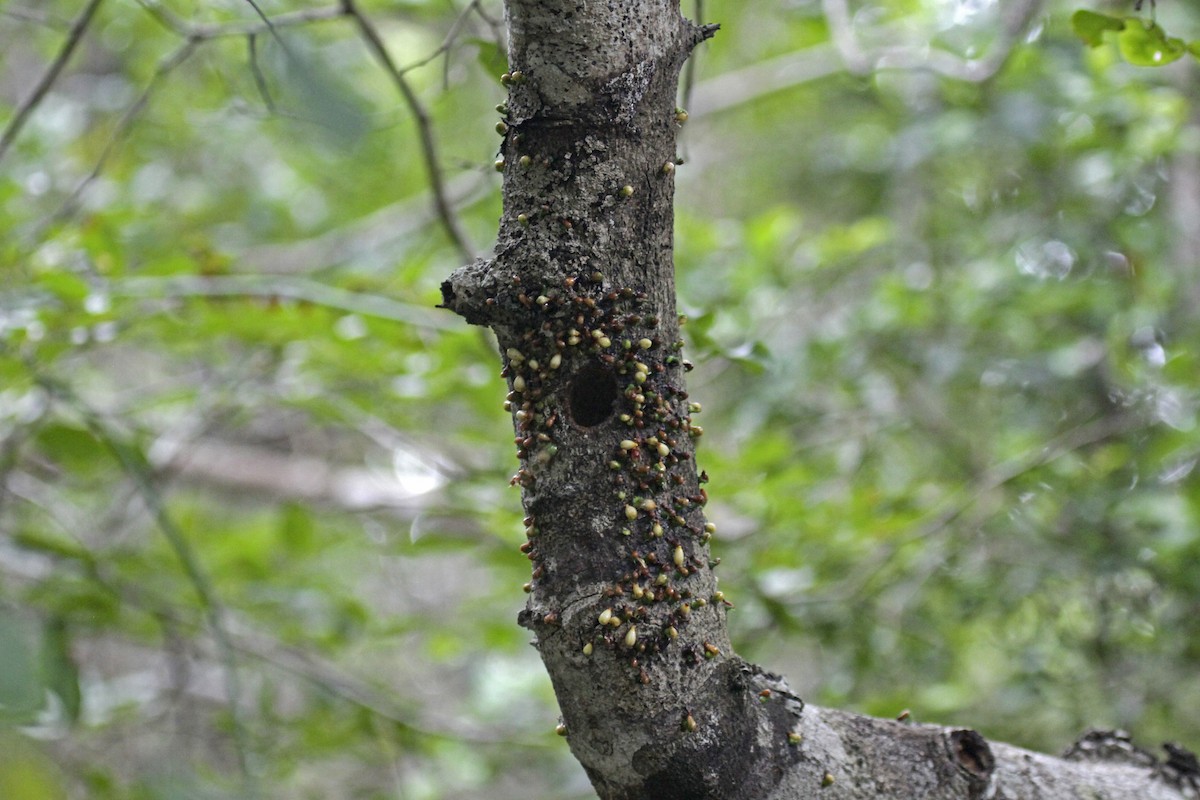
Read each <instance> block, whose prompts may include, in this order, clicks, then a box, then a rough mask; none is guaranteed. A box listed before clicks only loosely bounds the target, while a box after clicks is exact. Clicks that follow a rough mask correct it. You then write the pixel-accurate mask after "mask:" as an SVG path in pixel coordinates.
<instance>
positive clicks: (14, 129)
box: [0, 0, 103, 161]
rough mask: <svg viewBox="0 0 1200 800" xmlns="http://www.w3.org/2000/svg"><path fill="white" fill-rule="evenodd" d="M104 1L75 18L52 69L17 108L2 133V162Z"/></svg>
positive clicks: (97, 0)
mask: <svg viewBox="0 0 1200 800" xmlns="http://www.w3.org/2000/svg"><path fill="white" fill-rule="evenodd" d="M102 2H103V0H89V2H88V4H87V5H86V6H85V7H84V9H83V11H82V12H81V13H80V14H79V16H78V17H76V18H75V22H74V23H73V24H72V25H71V30H70V31H68V32H67V38H66V41H64V42H63V45H62V47H61V48H59V51H58V55H57V56H55V58H54V61H52V62H51V63H50V67H49V68H48V69H47V70H46V71H45V73H43V74H42V78H41V80H39V81H38V82H37V85H36V86H34V87H33V91H32V92H30V94H29V96H28V97H26V98H25V100H24V101H22V103H21V104H20V105H19V106H17V110H16V111H15V112H14V113H13V115H12V118H11V119H9V121H8V124H7V125H6V126H4V132H3V133H0V161H2V160H3V159H4V155H5V154H6V153H7V152H8V149H9V147H10V146H11V145H12V143H13V141H14V140H15V139H16V138H17V135H18V134H20V132H21V129H22V128H23V127H25V123H26V122H27V121H28V120H29V115H30V114H32V113H33V111H34V109H35V108H37V106H38V104H39V103H41V102H42V100H43V99H44V98H45V97H46V94H47V93H48V92H49V91H50V87H51V86H53V85H54V82H55V81H56V80H58V75H59V73H60V72H62V70H63V67H65V66H66V65H67V62H68V61H69V60H70V59H71V54H72V53H74V52H75V48H76V47H77V46H78V45H79V42H80V41H81V40H82V39H83V34H84V33H85V32H86V31H87V28H88V25H89V24H90V23H91V21H92V17H93V16H95V14H96V9H98V8H99V7H100V3H102Z"/></svg>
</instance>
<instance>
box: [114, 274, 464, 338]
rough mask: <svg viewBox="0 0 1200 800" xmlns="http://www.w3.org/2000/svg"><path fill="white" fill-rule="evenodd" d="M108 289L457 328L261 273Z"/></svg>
mask: <svg viewBox="0 0 1200 800" xmlns="http://www.w3.org/2000/svg"><path fill="white" fill-rule="evenodd" d="M109 288H110V290H111V291H112V293H113V295H115V296H125V297H147V298H154V297H162V298H173V297H263V298H286V299H290V300H302V301H304V302H307V303H312V304H314V305H319V306H324V307H326V308H334V309H340V310H342V311H347V312H351V313H355V314H362V315H364V316H368V317H376V318H378V319H386V320H390V321H392V322H402V323H405V324H408V325H416V326H418V327H421V328H425V329H429V330H448V329H451V328H455V326H454V324H453V320H450V319H443V318H444V317H445V316H446V315H445V314H439V313H437V312H435V311H434V310H433V309H427V308H424V307H421V306H414V305H412V304H410V303H404V302H401V301H399V300H392V299H391V298H388V297H383V296H381V295H375V294H364V293H359V292H350V291H347V290H345V289H339V288H337V287H334V286H327V285H325V284H322V283H318V282H317V281H313V280H309V279H307V278H296V277H290V276H288V277H284V276H274V275H269V276H260V275H227V276H213V277H201V276H175V277H168V278H156V277H135V278H126V279H124V280H120V281H114V282H113V283H112V284H111V285H110V287H109Z"/></svg>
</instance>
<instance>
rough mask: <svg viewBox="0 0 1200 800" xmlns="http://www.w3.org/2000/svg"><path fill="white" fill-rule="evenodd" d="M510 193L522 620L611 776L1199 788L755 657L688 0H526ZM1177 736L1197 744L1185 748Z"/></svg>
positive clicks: (861, 786) (1082, 790)
mask: <svg viewBox="0 0 1200 800" xmlns="http://www.w3.org/2000/svg"><path fill="white" fill-rule="evenodd" d="M506 16H507V22H508V31H509V39H510V42H509V45H510V55H509V59H510V67H511V71H510V72H509V73H506V75H505V76H504V77H503V79H502V80H503V82H504V83H505V84H506V85H507V86H508V88H509V98H508V101H507V103H506V104H505V105H504V106H503V107H501V109H500V110H501V114H502V120H501V121H500V122H499V123H498V124H497V130H498V131H499V132H500V134H501V135H502V137H503V139H502V142H503V144H502V147H501V153H502V156H503V158H502V161H503V163H502V168H503V171H504V211H503V216H502V218H501V221H500V233H499V238H498V242H497V245H496V249H495V254H494V256H493V257H492V258H491V259H488V260H480V261H476V262H475V263H473V264H470V265H468V266H465V267H463V268H461V269H459V270H457V271H456V272H455V273H454V274H453V275H452V276H451V277H450V278H449V279H448V280H447V281H446V282H445V283H444V284H443V286H442V294H443V305H444V306H445V307H446V308H449V309H452V310H454V311H455V312H457V313H459V314H460V315H462V316H463V317H464V318H465V319H466V320H467V321H469V322H471V323H474V324H479V325H486V326H488V327H490V328H491V329H492V330H493V331H494V332H495V334H496V338H497V340H498V342H499V346H500V351H501V353H502V360H503V364H504V366H503V375H504V376H505V377H506V378H507V380H508V384H509V389H510V392H509V394H508V398H507V400H506V408H508V409H509V410H510V411H511V413H512V416H513V428H514V431H515V434H516V439H515V443H516V447H517V455H518V458H519V461H520V469H519V470H518V472H517V474H516V476H515V477H514V478H513V481H514V482H515V483H518V484H520V486H521V489H522V501H523V503H524V507H525V510H526V514H527V516H526V520H525V523H526V530H527V534H528V541H527V542H526V543H525V545H523V547H522V550H523V551H524V552H526V553H527V555H528V556H529V559H530V561H531V562H532V565H533V572H532V578H531V580H530V582H529V584H527V586H526V589H527V591H528V592H529V601H528V604H527V607H526V609H525V610H524V611H523V612H522V613H521V615H520V619H519V621H520V624H522V625H524V626H525V627H527V628H529V629H530V630H531V631H532V632H533V634H534V636H535V644H536V646H537V648H538V650H539V651H540V653H541V656H542V660H543V662H544V663H545V666H546V669H547V671H548V672H549V674H550V678H551V680H552V682H553V685H554V690H555V692H556V694H557V696H558V700H559V704H560V707H561V710H562V719H563V725H562V727H561V728H560V732H561V733H563V734H564V735H565V736H566V738H567V742H568V743H569V745H570V747H571V751H572V752H573V753H574V755H575V756H576V757H577V758H578V759H579V761H580V763H581V764H582V765H583V767H584V769H585V770H586V771H587V773H588V775H589V777H590V778H591V780H592V783H593V786H594V787H595V789H596V792H597V794H598V795H599V796H600V797H601V798H605V799H606V800H609V799H612V800H617V799H618V798H620V799H621V800H635V799H641V798H644V799H645V800H650V798H654V799H655V800H673V799H678V800H704V799H706V798H711V799H712V800H742V799H745V800H751V799H752V798H753V799H754V800H762V799H764V798H771V799H775V798H778V799H779V800H783V799H784V798H787V799H788V800H797V799H798V798H808V797H816V796H820V797H822V798H867V797H869V798H897V799H898V800H899V799H900V798H904V799H905V800H908V799H910V798H931V799H936V798H956V799H957V798H1009V799H1011V800H1026V799H1028V800H1032V799H1033V798H1081V797H1088V798H1107V799H1109V800H1116V799H1117V798H1129V799H1130V800H1132V798H1138V800H1150V799H1153V800H1157V799H1158V798H1162V799H1163V800H1165V799H1166V798H1183V797H1196V796H1197V782H1196V775H1197V772H1200V771H1192V768H1193V767H1194V759H1193V762H1192V763H1189V762H1188V760H1187V756H1188V755H1190V754H1187V753H1186V751H1182V750H1180V751H1178V755H1173V756H1172V758H1169V759H1168V761H1167V762H1163V763H1160V762H1158V761H1157V760H1156V759H1154V758H1153V757H1152V756H1150V755H1149V754H1146V753H1144V752H1143V751H1141V750H1138V749H1137V748H1134V747H1133V746H1132V744H1130V743H1129V742H1128V740H1127V739H1126V738H1125V737H1123V736H1122V735H1121V734H1119V733H1113V734H1104V735H1101V734H1096V735H1093V736H1092V738H1091V739H1085V740H1081V742H1080V743H1079V744H1078V745H1077V746H1076V748H1075V749H1074V752H1073V757H1072V758H1067V759H1058V758H1052V757H1049V756H1043V755H1038V754H1035V753H1030V752H1026V751H1023V750H1020V749H1017V748H1014V747H1009V746H1007V745H1002V744H994V743H989V742H987V741H986V740H985V739H984V738H983V737H982V736H981V735H980V734H978V733H976V732H975V731H971V730H954V729H947V728H939V727H936V726H928V725H920V726H917V725H904V724H902V723H899V722H895V721H887V720H876V719H871V718H867V717H862V716H858V715H854V714H849V713H845V712H840V711H836V710H830V709H820V708H815V707H813V706H806V705H805V704H804V703H803V701H802V700H801V699H800V698H798V697H796V696H795V695H794V694H792V693H791V692H790V691H789V690H788V687H787V684H786V683H785V682H784V680H783V679H782V678H780V677H778V676H776V675H772V674H770V673H768V672H766V671H764V670H762V669H760V668H759V667H756V666H754V665H752V664H749V663H747V662H745V661H743V660H742V659H740V658H738V657H737V655H736V654H735V653H733V651H732V648H731V647H730V643H729V637H728V633H727V628H726V618H725V614H726V603H725V601H724V597H723V595H722V594H721V592H720V591H719V590H718V589H717V583H716V579H715V577H714V575H713V569H712V568H713V566H714V564H713V562H712V559H711V555H710V552H709V538H710V536H711V535H712V533H713V530H714V529H713V527H712V526H711V525H710V524H709V523H708V522H707V520H706V519H705V516H704V505H705V502H706V501H707V495H706V493H705V491H704V488H703V486H702V485H701V484H702V482H703V480H705V476H704V475H703V474H702V473H699V472H698V471H697V469H696V465H695V460H694V457H693V456H694V439H695V438H696V437H698V436H699V435H700V434H701V433H702V430H701V429H700V427H699V426H698V425H696V424H694V423H693V421H692V414H694V413H695V412H696V411H697V410H698V408H697V407H696V406H695V405H693V404H691V403H690V402H689V400H688V395H687V391H686V388H685V382H684V373H685V371H686V368H687V367H688V365H687V363H686V362H685V361H684V360H683V358H682V355H681V347H682V342H681V341H680V340H679V324H678V319H677V317H676V311H675V284H674V267H673V262H672V221H673V196H674V172H675V168H676V165H677V164H676V154H675V141H676V134H677V130H678V127H679V125H680V124H682V121H683V119H684V118H685V115H684V114H682V113H680V112H678V111H677V109H676V107H675V96H676V92H677V86H678V76H679V72H680V68H681V67H682V65H683V63H684V61H685V60H686V59H687V57H688V55H689V54H690V52H691V51H692V49H693V48H694V47H695V46H696V45H698V44H699V43H700V42H702V41H704V40H705V39H707V38H709V37H711V36H712V35H713V34H714V33H715V32H716V26H698V25H695V24H693V23H691V22H689V21H687V20H685V19H684V18H683V17H682V16H681V15H680V12H679V6H678V0H508V2H507V4H506ZM1172 759H1173V760H1172Z"/></svg>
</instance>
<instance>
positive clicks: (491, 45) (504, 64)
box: [468, 38, 508, 78]
mask: <svg viewBox="0 0 1200 800" xmlns="http://www.w3.org/2000/svg"><path fill="white" fill-rule="evenodd" d="M468 41H470V42H471V44H473V45H475V46H476V47H478V48H479V52H478V53H477V55H476V57H477V58H478V59H479V63H480V64H482V65H483V69H484V71H485V72H486V73H487V74H488V75H491V76H492V77H493V78H494V77H497V76H499V75H500V74H501V73H503V72H507V71H508V53H506V52H505V50H504V48H503V47H501V46H500V45H499V44H497V43H496V42H493V41H491V40H489V39H479V38H474V39H469V40H468Z"/></svg>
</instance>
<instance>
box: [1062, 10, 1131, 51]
mask: <svg viewBox="0 0 1200 800" xmlns="http://www.w3.org/2000/svg"><path fill="white" fill-rule="evenodd" d="M1124 28H1125V20H1123V19H1121V18H1120V17H1110V16H1108V15H1107V14H1097V13H1096V12H1095V11H1084V10H1079V11H1076V12H1075V13H1074V14H1072V15H1071V30H1073V31H1075V35H1076V36H1078V37H1079V38H1080V39H1082V40H1083V41H1084V43H1085V44H1087V45H1088V46H1089V47H1098V46H1100V45H1102V44H1104V32H1105V31H1120V30H1124Z"/></svg>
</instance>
